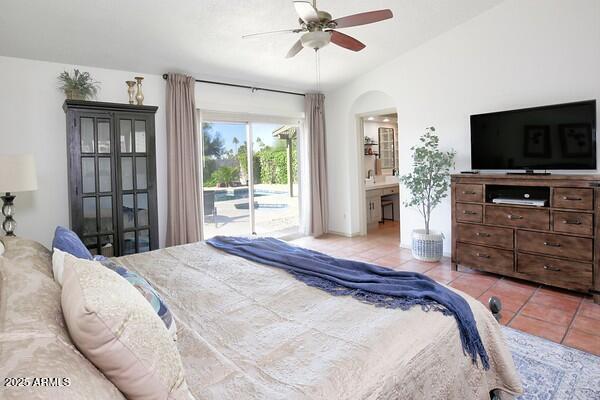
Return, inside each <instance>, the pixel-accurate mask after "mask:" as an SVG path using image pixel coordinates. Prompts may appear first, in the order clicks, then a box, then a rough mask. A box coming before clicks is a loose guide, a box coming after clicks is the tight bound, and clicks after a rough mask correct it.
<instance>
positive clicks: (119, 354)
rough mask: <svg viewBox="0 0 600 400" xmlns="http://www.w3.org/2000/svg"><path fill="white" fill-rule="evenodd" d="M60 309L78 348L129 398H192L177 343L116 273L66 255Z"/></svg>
mask: <svg viewBox="0 0 600 400" xmlns="http://www.w3.org/2000/svg"><path fill="white" fill-rule="evenodd" d="M61 305H62V310H63V316H64V319H65V322H66V325H67V328H68V331H69V334H70V336H71V338H72V339H73V342H74V343H75V345H76V346H77V347H78V348H79V350H81V352H82V353H83V354H84V355H85V356H86V357H87V359H88V360H90V361H91V362H92V363H93V364H94V365H96V367H97V368H98V369H99V370H100V371H101V372H103V373H104V375H105V376H106V377H107V378H108V379H109V380H110V381H111V382H112V383H113V384H114V385H115V386H116V387H117V388H118V389H119V390H120V391H121V392H122V393H123V394H124V395H125V397H127V398H128V399H135V400H141V399H165V400H179V399H190V398H193V397H192V396H191V394H190V392H189V390H188V387H187V384H186V382H185V378H184V371H183V366H182V363H181V357H180V355H179V351H178V350H177V345H176V344H175V343H174V342H173V340H171V337H170V336H169V334H168V333H167V331H166V330H165V329H164V327H163V322H162V321H161V319H160V318H159V317H158V316H157V315H156V313H155V312H154V310H153V309H152V307H151V306H150V305H149V304H148V302H147V301H146V300H144V298H143V296H141V295H140V292H138V291H137V290H135V289H134V288H133V287H132V286H131V285H130V284H129V283H127V282H126V281H125V280H124V279H123V278H122V277H120V276H119V275H118V274H117V273H115V272H113V271H111V270H110V269H108V268H102V267H100V266H99V265H98V262H96V261H88V260H82V259H78V258H75V257H73V256H71V255H69V254H67V255H66V256H65V265H64V276H63V288H62V293H61Z"/></svg>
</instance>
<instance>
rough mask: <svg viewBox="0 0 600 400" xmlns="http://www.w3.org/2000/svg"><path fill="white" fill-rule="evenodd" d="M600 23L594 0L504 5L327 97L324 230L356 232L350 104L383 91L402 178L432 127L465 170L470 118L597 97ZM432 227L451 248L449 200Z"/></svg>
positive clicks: (405, 221)
mask: <svg viewBox="0 0 600 400" xmlns="http://www.w3.org/2000/svg"><path fill="white" fill-rule="evenodd" d="M599 20H600V1H597V0H506V1H505V2H503V3H501V4H500V5H498V6H497V7H494V8H493V9H491V10H489V11H487V12H486V13H484V14H482V15H480V16H478V17H476V18H474V19H472V20H470V21H468V22H466V23H464V24H462V25H460V26H458V27H456V28H455V29H453V30H451V31H449V32H447V33H445V34H443V35H441V36H439V37H437V38H435V39H433V40H431V41H429V42H427V43H425V44H424V45H422V46H420V47H418V48H416V49H414V50H412V51H410V52H408V53H405V54H404V55H402V56H400V57H398V58H396V59H394V60H392V61H390V62H389V63H387V64H384V65H383V66H381V67H379V68H378V69H376V70H374V71H371V72H370V73H368V74H366V75H363V76H362V77H360V78H358V79H356V80H354V81H352V82H350V83H349V84H347V85H346V86H344V87H343V88H341V89H339V90H336V91H334V92H331V93H327V94H326V116H327V134H328V141H327V143H328V155H330V154H332V153H333V154H334V155H333V157H330V158H329V161H328V167H329V168H328V171H329V172H328V173H329V182H335V184H334V185H331V186H330V192H329V201H330V203H331V205H330V207H329V209H330V221H329V223H330V228H331V229H332V230H333V231H337V232H342V233H344V234H348V235H351V234H355V233H356V232H358V231H359V224H358V222H357V220H358V217H359V208H358V204H359V203H358V202H357V201H356V200H353V199H354V198H356V197H357V196H359V192H358V183H357V180H356V179H355V177H353V176H352V174H355V173H356V172H355V167H354V165H353V164H355V163H356V158H355V157H356V151H357V148H356V146H357V141H356V140H355V137H354V135H355V126H354V125H355V122H354V120H355V118H354V114H356V111H355V105H354V104H355V103H356V101H358V99H362V98H363V97H364V96H365V93H373V92H383V93H386V94H387V95H389V96H390V97H391V98H392V99H393V105H392V106H393V107H396V108H397V110H398V129H399V131H398V135H399V137H398V138H399V154H400V166H399V167H400V173H401V174H404V173H406V172H408V171H409V169H410V167H411V158H410V150H409V149H410V147H411V146H412V145H414V144H416V143H417V140H418V136H419V135H420V134H422V133H423V132H424V129H425V127H427V126H432V125H433V126H435V127H436V130H437V132H438V134H439V136H440V145H441V147H442V148H443V149H449V148H454V149H455V150H456V151H457V159H456V169H457V171H459V170H465V169H469V167H470V149H469V115H471V114H475V113H481V112H488V111H495V110H502V109H512V108H521V107H528V106H536V105H543V104H553V103H562V102H569V101H576V100H587V99H598V98H600V73H599V71H600V24H599ZM375 103H376V102H372V104H371V108H373V109H377V108H379V107H380V105H379V104H375ZM387 106H389V105H386V107H387ZM363 107H364V106H363ZM599 115H600V111H599ZM340 166H342V167H340ZM402 197H403V198H405V197H406V193H404V191H403V192H402ZM401 215H402V220H401V229H402V236H401V237H402V241H403V242H402V245H403V246H409V244H410V232H411V230H412V229H414V228H417V227H421V225H422V224H423V222H422V218H421V217H420V215H419V214H418V212H417V211H416V210H410V209H402V210H401ZM432 226H433V227H434V228H435V229H439V230H441V231H442V232H444V234H445V236H446V243H445V246H446V247H445V248H446V249H447V250H448V251H449V249H450V246H449V240H450V202H449V199H446V200H445V201H444V202H443V204H442V205H441V206H439V207H438V208H437V209H436V210H435V211H434V213H433V217H432Z"/></svg>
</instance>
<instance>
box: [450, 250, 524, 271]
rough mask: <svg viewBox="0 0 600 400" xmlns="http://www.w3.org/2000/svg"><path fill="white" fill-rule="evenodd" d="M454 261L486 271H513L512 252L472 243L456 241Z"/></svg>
mask: <svg viewBox="0 0 600 400" xmlns="http://www.w3.org/2000/svg"><path fill="white" fill-rule="evenodd" d="M456 254H457V257H456V262H457V263H458V264H460V265H463V266H465V267H469V268H475V269H480V270H483V271H488V272H496V273H500V274H501V273H511V272H513V252H512V251H510V250H498V249H492V248H491V247H483V246H477V245H474V244H466V243H457V245H456Z"/></svg>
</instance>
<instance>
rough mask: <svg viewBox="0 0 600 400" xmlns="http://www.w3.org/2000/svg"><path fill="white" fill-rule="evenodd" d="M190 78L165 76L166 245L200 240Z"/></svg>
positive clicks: (191, 82)
mask: <svg viewBox="0 0 600 400" xmlns="http://www.w3.org/2000/svg"><path fill="white" fill-rule="evenodd" d="M195 85H196V81H195V80H194V78H192V77H189V76H184V75H179V74H169V75H168V78H167V99H166V112H167V170H168V172H167V173H168V185H167V186H168V200H169V204H168V213H167V246H176V245H180V244H186V243H192V242H197V241H199V240H200V178H199V155H198V121H197V116H196V100H195Z"/></svg>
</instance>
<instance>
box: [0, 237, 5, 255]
mask: <svg viewBox="0 0 600 400" xmlns="http://www.w3.org/2000/svg"><path fill="white" fill-rule="evenodd" d="M2 254H4V243H2V240H0V256H2Z"/></svg>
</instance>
